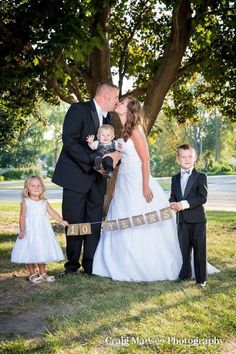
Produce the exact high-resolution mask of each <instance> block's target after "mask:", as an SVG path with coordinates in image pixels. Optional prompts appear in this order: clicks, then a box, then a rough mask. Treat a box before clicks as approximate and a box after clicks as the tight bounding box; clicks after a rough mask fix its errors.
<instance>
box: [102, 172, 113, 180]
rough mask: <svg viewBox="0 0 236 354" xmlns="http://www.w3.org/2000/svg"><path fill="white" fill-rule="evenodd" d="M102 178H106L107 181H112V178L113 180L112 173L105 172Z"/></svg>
mask: <svg viewBox="0 0 236 354" xmlns="http://www.w3.org/2000/svg"><path fill="white" fill-rule="evenodd" d="M102 177H103V178H105V179H110V178H112V172H109V171H105V172H104V173H103V175H102Z"/></svg>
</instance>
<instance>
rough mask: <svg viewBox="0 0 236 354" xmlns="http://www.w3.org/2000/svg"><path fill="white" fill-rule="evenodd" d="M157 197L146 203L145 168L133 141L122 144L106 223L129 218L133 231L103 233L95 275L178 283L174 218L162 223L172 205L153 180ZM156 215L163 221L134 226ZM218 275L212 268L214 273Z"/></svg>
mask: <svg viewBox="0 0 236 354" xmlns="http://www.w3.org/2000/svg"><path fill="white" fill-rule="evenodd" d="M149 185H150V188H151V189H152V191H153V194H154V197H153V200H152V202H151V203H147V202H146V200H145V198H144V196H143V189H142V166H141V160H140V157H139V155H138V153H137V151H136V149H135V147H134V144H133V141H132V140H131V139H128V141H127V142H126V143H125V142H123V148H122V149H121V164H120V167H119V172H118V176H117V180H116V185H115V195H114V197H113V199H112V201H111V204H110V207H109V210H108V214H107V217H106V220H118V219H122V218H127V217H129V218H130V220H131V227H130V228H127V229H124V230H120V229H118V230H114V231H107V230H106V229H105V228H104V230H103V231H102V232H101V237H100V241H99V244H98V247H97V250H96V253H95V256H94V262H93V274H96V275H100V276H103V277H109V278H112V279H114V280H121V281H155V280H175V279H177V278H178V276H179V272H180V269H181V265H182V257H181V252H180V248H179V242H178V237H177V228H176V220H175V214H174V213H173V212H172V216H173V217H172V218H171V219H168V220H163V221H162V220H161V218H160V212H159V210H160V209H162V208H166V207H169V201H168V199H167V197H166V194H165V192H164V191H163V189H162V188H161V187H160V185H159V184H158V182H157V181H156V180H154V178H153V177H150V183H149ZM153 211H157V212H158V215H159V219H160V221H158V222H156V223H153V224H145V225H141V226H134V225H133V224H132V216H137V215H144V217H145V214H146V213H149V212H153ZM215 271H217V270H216V269H215V268H214V267H211V272H215Z"/></svg>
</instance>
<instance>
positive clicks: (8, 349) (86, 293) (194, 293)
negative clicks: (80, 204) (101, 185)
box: [0, 202, 236, 354]
mask: <svg viewBox="0 0 236 354" xmlns="http://www.w3.org/2000/svg"><path fill="white" fill-rule="evenodd" d="M52 205H53V207H55V208H56V209H57V210H59V211H60V204H59V203H52ZM18 212H19V203H12V202H3V203H1V215H0V225H1V227H0V254H1V257H0V280H1V282H0V284H1V287H2V289H3V291H1V293H0V300H1V307H0V309H1V310H0V311H1V319H0V339H1V343H0V353H4V354H5V353H17V354H18V353H63V354H64V353H71V354H74V353H89V354H90V353H92V354H93V353H100V352H104V353H214V354H215V353H224V354H226V353H233V352H235V351H236V346H235V344H236V341H235V333H236V321H235V310H236V308H235V299H236V296H235V295H236V291H235V273H236V256H235V253H236V251H235V250H236V213H233V212H208V220H209V223H208V260H209V262H210V263H211V264H212V265H214V266H217V267H218V268H220V270H221V272H220V273H217V274H214V275H211V276H210V277H209V279H208V286H207V287H206V288H205V289H199V288H196V287H195V285H194V281H188V282H184V283H175V282H170V281H160V282H152V283H147V282H141V283H127V282H117V281H111V280H110V279H104V278H99V277H88V276H86V275H83V274H82V273H80V274H77V275H72V276H70V277H66V278H63V279H60V278H59V274H60V272H61V271H62V270H63V262H61V263H53V264H50V265H49V266H48V270H49V273H50V274H53V275H55V277H56V278H57V279H56V282H55V283H52V284H45V283H41V284H38V285H33V284H31V283H29V282H28V281H27V280H26V277H27V272H26V270H25V267H24V266H23V265H22V266H18V265H15V264H11V263H10V261H9V259H10V253H11V249H12V246H13V244H14V242H15V239H16V231H15V228H16V225H17V220H18ZM56 234H57V236H58V240H59V242H60V243H61V245H62V247H63V249H64V248H65V241H64V237H63V234H62V233H61V231H60V229H58V231H56Z"/></svg>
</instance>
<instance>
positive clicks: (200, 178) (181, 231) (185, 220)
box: [169, 168, 207, 283]
mask: <svg viewBox="0 0 236 354" xmlns="http://www.w3.org/2000/svg"><path fill="white" fill-rule="evenodd" d="M180 179H181V174H180V173H178V174H177V175H175V176H173V177H172V183H171V196H170V199H169V200H170V202H179V201H181V200H187V202H188V203H189V206H190V207H189V209H184V210H182V211H180V212H178V214H177V222H178V237H179V244H180V248H181V252H182V257H183V265H182V269H181V271H180V275H179V278H180V279H183V280H185V279H190V278H191V275H192V274H191V273H192V272H191V251H192V248H193V251H194V270H195V277H196V281H197V283H203V282H204V281H205V280H206V277H207V274H206V221H207V220H206V214H205V210H204V207H203V204H205V203H206V201H207V176H206V175H205V174H204V173H201V172H198V171H197V170H196V169H195V168H194V169H193V170H192V173H191V175H190V176H189V179H188V182H187V185H186V188H185V191H184V195H182V191H181V181H180Z"/></svg>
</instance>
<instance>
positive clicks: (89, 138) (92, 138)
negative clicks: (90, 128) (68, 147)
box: [86, 135, 94, 144]
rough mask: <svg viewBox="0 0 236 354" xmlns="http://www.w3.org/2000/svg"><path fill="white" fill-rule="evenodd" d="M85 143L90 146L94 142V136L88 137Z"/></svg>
mask: <svg viewBox="0 0 236 354" xmlns="http://www.w3.org/2000/svg"><path fill="white" fill-rule="evenodd" d="M86 141H87V143H89V144H92V143H93V141H94V135H88V136H87V138H86Z"/></svg>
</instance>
